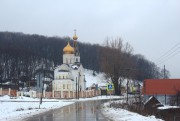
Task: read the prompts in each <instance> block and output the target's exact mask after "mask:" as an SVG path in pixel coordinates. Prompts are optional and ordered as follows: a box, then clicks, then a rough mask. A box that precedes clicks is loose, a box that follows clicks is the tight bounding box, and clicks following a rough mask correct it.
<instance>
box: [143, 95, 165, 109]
mask: <svg viewBox="0 0 180 121" xmlns="http://www.w3.org/2000/svg"><path fill="white" fill-rule="evenodd" d="M161 106H163V105H162V104H161V103H160V102H159V101H158V100H157V99H156V98H155V97H154V96H151V97H150V98H149V99H148V100H147V101H146V102H145V103H144V108H145V109H146V110H149V111H150V110H156V109H157V108H158V107H161Z"/></svg>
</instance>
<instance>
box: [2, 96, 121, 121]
mask: <svg viewBox="0 0 180 121" xmlns="http://www.w3.org/2000/svg"><path fill="white" fill-rule="evenodd" d="M108 98H120V97H119V96H111V97H110V96H98V97H93V98H80V99H79V100H76V99H72V100H57V99H43V101H45V102H42V105H40V109H39V99H38V98H35V99H33V98H29V97H19V98H17V99H11V98H10V97H9V96H7V95H6V96H2V97H0V107H1V108H0V121H14V120H17V121H21V120H22V121H23V119H24V118H26V117H29V116H32V115H35V114H39V113H43V112H45V111H49V110H51V109H56V108H60V107H63V106H66V105H70V104H72V103H74V102H76V101H86V100H99V99H108Z"/></svg>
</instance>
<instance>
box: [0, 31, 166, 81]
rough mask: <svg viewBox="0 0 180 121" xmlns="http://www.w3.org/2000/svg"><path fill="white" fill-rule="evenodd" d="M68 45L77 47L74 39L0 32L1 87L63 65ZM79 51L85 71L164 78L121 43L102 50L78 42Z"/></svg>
mask: <svg viewBox="0 0 180 121" xmlns="http://www.w3.org/2000/svg"><path fill="white" fill-rule="evenodd" d="M68 41H69V42H70V44H71V45H73V40H72V39H71V38H70V37H64V38H61V37H47V36H41V35H36V34H33V35H29V34H23V33H15V32H0V80H1V83H2V82H4V81H7V80H18V79H21V78H22V77H26V80H31V79H32V78H33V76H34V73H35V71H36V70H37V68H38V67H39V68H41V66H42V65H43V66H45V68H46V69H53V68H54V67H56V66H57V65H60V64H62V57H63V48H64V47H65V46H66V44H67V42H68ZM78 47H79V50H80V56H81V63H82V64H83V66H84V68H86V69H91V70H94V71H96V72H100V71H102V72H105V73H106V75H107V76H109V77H111V78H112V79H114V80H118V79H119V77H122V78H131V79H134V80H139V81H143V80H144V79H146V78H162V77H163V73H162V72H163V71H162V69H160V68H159V67H157V66H156V65H155V64H154V63H153V62H151V61H149V60H147V59H146V58H145V57H144V56H142V55H134V54H132V47H131V46H130V45H129V44H128V43H125V44H124V43H123V42H122V40H121V39H115V40H110V39H108V40H106V41H105V44H104V45H101V46H100V45H98V44H90V43H82V42H79V41H78ZM167 72H168V71H167ZM168 74H169V73H167V74H166V77H167V78H168Z"/></svg>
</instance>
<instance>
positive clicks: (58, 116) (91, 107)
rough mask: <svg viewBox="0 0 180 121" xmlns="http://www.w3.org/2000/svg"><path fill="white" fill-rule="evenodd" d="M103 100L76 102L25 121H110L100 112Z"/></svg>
mask: <svg viewBox="0 0 180 121" xmlns="http://www.w3.org/2000/svg"><path fill="white" fill-rule="evenodd" d="M104 102H105V100H94V101H85V102H76V103H74V104H71V105H69V106H65V107H63V108H60V109H56V110H52V111H49V112H47V113H44V114H41V115H37V116H33V117H32V118H29V119H27V120H26V121H110V120H108V119H107V118H105V117H104V116H103V115H102V114H101V112H100V105H101V104H102V103H104Z"/></svg>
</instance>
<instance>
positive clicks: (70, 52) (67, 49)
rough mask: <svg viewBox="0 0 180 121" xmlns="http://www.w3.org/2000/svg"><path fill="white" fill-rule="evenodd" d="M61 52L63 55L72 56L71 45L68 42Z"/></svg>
mask: <svg viewBox="0 0 180 121" xmlns="http://www.w3.org/2000/svg"><path fill="white" fill-rule="evenodd" d="M63 52H64V54H73V53H74V48H73V47H71V45H70V44H69V42H68V44H67V45H66V46H65V47H64V49H63Z"/></svg>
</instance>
